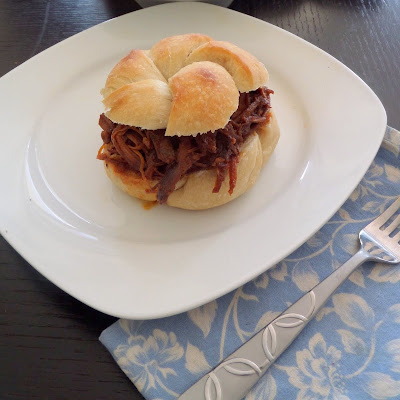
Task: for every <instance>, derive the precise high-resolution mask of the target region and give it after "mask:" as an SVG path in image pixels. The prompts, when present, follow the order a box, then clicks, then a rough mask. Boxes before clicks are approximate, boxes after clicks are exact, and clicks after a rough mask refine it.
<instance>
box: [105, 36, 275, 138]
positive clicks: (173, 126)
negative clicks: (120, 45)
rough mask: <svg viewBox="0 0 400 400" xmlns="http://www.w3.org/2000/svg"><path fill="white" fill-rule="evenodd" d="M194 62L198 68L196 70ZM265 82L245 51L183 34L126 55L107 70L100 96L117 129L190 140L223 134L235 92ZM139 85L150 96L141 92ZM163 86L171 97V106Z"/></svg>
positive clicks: (263, 73) (263, 74)
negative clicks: (131, 127) (126, 127)
mask: <svg viewBox="0 0 400 400" xmlns="http://www.w3.org/2000/svg"><path fill="white" fill-rule="evenodd" d="M199 62H200V63H202V65H203V67H202V68H198V67H197V66H196V64H198V63H199ZM203 63H205V64H203ZM190 66H192V67H190ZM182 76H185V80H186V82H184V80H183V79H180V77H182ZM207 77H208V78H207ZM205 78H207V79H205ZM166 79H168V83H167V80H166ZM267 79H268V72H267V70H266V69H265V67H264V65H263V64H262V63H261V62H259V61H258V60H257V59H256V58H255V57H254V56H252V55H251V54H249V53H248V52H247V51H245V50H243V49H240V48H239V47H237V46H235V45H233V44H231V43H228V42H219V41H214V40H212V39H211V38H210V37H209V36H206V35H202V34H187V35H178V36H171V37H168V38H165V39H163V40H161V41H159V42H158V43H156V44H155V45H154V46H153V47H152V48H151V50H133V51H131V52H130V53H129V54H128V55H127V56H126V57H124V58H123V59H122V60H121V61H120V62H119V63H118V64H117V65H116V66H115V67H114V68H113V69H112V71H111V72H110V74H109V76H108V78H107V81H106V85H105V88H104V89H103V90H102V94H103V96H104V104H105V105H106V107H108V108H109V110H108V112H107V116H108V117H109V118H110V119H111V120H112V121H114V122H116V123H121V124H124V125H134V126H137V127H139V128H144V129H166V130H167V135H169V136H173V135H179V136H190V135H194V136H195V135H197V134H198V133H204V132H207V131H214V130H217V129H221V128H223V127H224V126H225V125H226V123H227V122H228V119H229V117H230V115H231V114H232V113H233V112H234V111H235V109H233V105H234V104H236V106H237V100H238V98H239V92H248V91H251V90H254V89H257V88H259V87H260V86H262V85H264V84H265V83H266V82H267ZM142 82H146V85H148V86H147V87H149V95H147V93H146V91H145V90H141V89H142V88H143V87H144V86H141V85H140V84H141V83H142ZM151 82H152V83H151ZM150 83H151V84H150ZM132 85H133V86H132ZM143 85H144V83H143ZM165 85H170V88H171V90H172V91H173V92H174V97H173V100H172V102H173V103H172V104H171V97H170V95H169V94H168V90H167V89H166V87H165ZM190 85H194V86H193V87H190ZM124 88H126V90H124ZM134 88H135V90H134ZM211 88H212V89H213V90H211ZM117 92H118V93H117ZM122 93H123V95H122ZM157 93H159V94H160V97H159V98H156V97H157V96H156V95H157ZM199 93H200V97H199ZM129 96H132V98H131V99H130V98H129ZM182 98H185V102H183V101H182ZM122 99H123V100H122ZM151 101H154V104H151ZM156 110H160V111H159V112H160V114H161V115H160V116H159V117H157V116H155V115H154V113H155V112H156V113H157V111H156ZM170 110H172V114H171V116H169V114H168V112H169V111H170ZM228 110H229V111H230V113H231V114H230V115H227V112H228ZM199 116H201V118H199ZM155 126H156V127H157V128H151V127H155ZM196 126H198V129H196Z"/></svg>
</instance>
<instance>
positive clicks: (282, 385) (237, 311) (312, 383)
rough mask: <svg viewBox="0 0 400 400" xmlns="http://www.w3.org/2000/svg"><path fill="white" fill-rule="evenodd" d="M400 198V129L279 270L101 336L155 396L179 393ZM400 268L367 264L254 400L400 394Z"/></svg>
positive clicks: (337, 260)
mask: <svg viewBox="0 0 400 400" xmlns="http://www.w3.org/2000/svg"><path fill="white" fill-rule="evenodd" d="M398 196H400V133H399V132H398V131H395V130H391V129H388V130H387V132H386V135H385V138H384V140H383V142H382V145H381V147H380V149H379V152H378V154H377V156H376V158H375V159H374V161H373V163H372V164H371V166H370V168H369V169H368V171H367V173H366V174H365V176H364V178H363V179H362V181H361V182H360V184H359V185H358V186H357V188H356V189H355V190H354V192H353V193H352V194H351V195H350V198H349V199H348V200H347V201H346V203H345V204H344V205H343V206H342V207H341V208H340V210H339V211H338V212H337V213H336V214H335V215H334V216H333V217H332V218H331V219H330V221H329V222H327V223H326V225H325V226H324V227H323V228H322V229H321V230H320V231H318V232H317V233H316V234H315V235H314V236H313V237H312V238H311V239H309V240H308V241H307V242H306V243H304V244H303V245H302V246H301V247H300V248H299V249H297V250H296V251H295V252H294V253H292V254H291V255H290V256H288V257H287V258H286V259H285V260H283V261H281V262H280V263H279V264H277V265H276V266H275V267H274V268H271V269H269V270H268V271H267V272H264V273H263V274H261V275H260V276H259V277H257V278H256V279H254V280H253V281H251V282H248V283H247V284H245V285H244V286H242V287H240V288H239V289H237V290H234V291H233V292H231V293H229V294H227V295H225V296H223V297H221V298H219V299H217V300H214V301H212V302H210V303H208V304H206V305H204V306H202V307H199V308H197V309H195V310H192V311H189V312H186V313H182V314H179V315H175V316H171V317H168V318H162V319H157V320H148V321H129V320H123V319H121V320H119V321H117V322H115V323H114V324H113V325H111V326H110V327H109V328H107V329H106V330H105V331H104V332H102V334H101V336H100V341H101V342H102V343H103V345H104V346H105V347H106V348H107V349H108V350H109V351H110V353H111V354H112V356H113V357H114V359H115V361H116V362H117V363H118V365H119V366H120V367H121V369H122V370H123V371H124V372H125V374H126V375H127V376H128V377H129V378H130V379H131V380H132V382H133V383H134V384H135V385H136V387H137V388H138V390H139V391H140V392H141V393H142V395H143V396H144V397H145V398H146V399H147V400H161V399H162V400H169V399H175V398H177V397H178V396H179V395H180V394H182V393H183V392H184V391H185V390H186V389H188V388H189V387H190V386H191V385H192V384H193V383H195V382H196V381H197V380H198V379H199V378H200V377H202V376H203V375H204V374H206V373H207V372H208V371H210V370H211V369H212V368H213V367H215V366H216V365H217V364H218V363H219V362H220V361H221V360H223V359H224V358H225V357H226V356H228V355H229V354H230V353H232V352H233V351H234V350H236V349H237V348H238V347H239V346H240V345H241V344H242V343H243V342H244V341H246V340H247V339H249V338H250V337H251V336H252V335H253V334H254V333H255V332H257V331H258V330H259V329H261V328H262V327H263V326H264V325H266V324H267V323H269V322H270V321H271V320H272V319H273V318H274V317H276V316H277V315H279V314H280V313H281V312H282V311H284V310H285V309H286V308H287V307H288V306H289V305H290V304H292V303H293V302H295V301H296V300H297V299H298V298H300V297H301V296H302V295H303V294H304V293H305V292H307V291H308V290H310V289H311V288H312V287H313V286H314V285H316V284H317V283H318V282H320V281H321V280H322V279H324V278H325V277H326V276H327V275H329V274H330V273H331V272H332V271H333V270H334V269H335V268H337V267H338V266H340V265H341V264H343V263H344V262H345V261H346V260H347V259H348V258H350V256H351V255H353V254H354V253H355V252H356V251H357V249H358V232H359V231H360V230H361V229H362V228H363V227H364V226H366V225H367V224H368V222H369V221H371V220H372V219H374V218H375V217H376V216H377V215H379V214H380V213H381V212H382V211H383V210H384V209H385V208H386V207H388V206H389V205H390V204H391V203H392V202H393V201H394V200H395V199H396V198H397V197H398ZM399 282H400V266H388V265H383V264H379V263H375V264H374V263H367V264H365V265H364V266H363V267H361V268H359V269H358V270H356V271H355V272H354V273H353V274H352V275H351V277H350V279H349V280H348V281H346V282H345V283H344V285H342V287H341V288H340V289H339V290H338V291H337V292H336V293H335V294H334V295H333V297H332V298H331V299H330V300H329V301H328V303H327V304H326V306H325V307H324V308H323V309H322V311H321V312H320V313H319V314H318V315H317V317H316V318H315V319H314V320H313V321H312V322H311V323H310V324H309V325H308V326H307V327H306V328H305V329H304V331H303V333H302V334H301V335H300V337H299V338H298V339H297V340H296V341H295V342H294V343H293V344H292V345H291V346H290V348H289V349H288V350H287V351H286V352H285V353H284V354H283V355H282V356H281V357H280V358H279V359H278V360H277V362H276V363H275V364H274V365H273V366H272V367H271V368H270V369H269V370H268V372H267V374H266V375H265V376H264V377H263V378H262V379H261V380H260V381H259V383H258V384H257V386H255V387H254V388H253V390H252V391H251V392H250V393H249V394H248V395H247V396H246V400H267V399H268V400H272V399H312V400H314V399H335V400H347V399H349V400H350V399H399V398H400V283H399Z"/></svg>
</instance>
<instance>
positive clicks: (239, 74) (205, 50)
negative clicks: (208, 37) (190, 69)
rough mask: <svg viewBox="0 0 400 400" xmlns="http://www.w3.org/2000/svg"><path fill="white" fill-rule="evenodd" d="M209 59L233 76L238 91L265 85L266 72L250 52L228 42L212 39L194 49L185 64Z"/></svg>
mask: <svg viewBox="0 0 400 400" xmlns="http://www.w3.org/2000/svg"><path fill="white" fill-rule="evenodd" d="M205 60H208V61H211V62H214V63H217V64H219V65H221V66H223V67H224V68H225V69H226V70H227V71H228V72H229V73H230V74H231V75H232V77H233V80H234V81H235V83H236V86H237V88H238V90H239V92H243V93H244V92H250V91H252V90H255V89H258V88H259V87H261V86H264V85H266V83H267V81H268V72H267V70H266V68H265V66H264V65H263V64H262V63H261V62H260V61H258V60H257V58H256V57H254V56H253V55H252V54H250V53H248V52H247V51H245V50H243V49H241V48H240V47H237V46H235V45H234V44H232V43H229V42H221V41H216V40H212V41H210V42H208V43H205V44H203V45H202V46H200V47H198V48H197V49H195V50H194V51H193V52H192V53H191V54H190V56H189V57H188V59H187V60H186V64H191V63H192V62H196V61H205Z"/></svg>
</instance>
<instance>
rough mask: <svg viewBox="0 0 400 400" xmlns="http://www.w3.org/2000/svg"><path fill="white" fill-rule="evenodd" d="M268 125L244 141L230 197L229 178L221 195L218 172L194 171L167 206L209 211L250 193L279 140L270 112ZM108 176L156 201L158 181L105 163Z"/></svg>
mask: <svg viewBox="0 0 400 400" xmlns="http://www.w3.org/2000/svg"><path fill="white" fill-rule="evenodd" d="M270 113H271V115H270V118H269V121H268V123H267V124H265V125H264V126H263V127H261V128H259V129H258V130H257V132H255V133H253V134H252V135H250V136H249V137H248V138H247V140H246V141H245V142H244V144H243V147H242V149H241V151H240V155H239V163H238V164H237V181H236V186H235V189H234V191H233V193H232V194H231V195H230V194H229V192H228V191H229V177H228V176H227V177H226V179H225V180H224V182H223V183H222V186H221V189H220V191H219V192H218V193H212V190H213V188H214V185H215V180H216V172H215V170H214V169H210V170H204V171H198V172H194V173H192V174H190V175H188V176H185V177H184V178H182V179H181V180H180V181H179V182H178V184H177V185H176V188H175V191H174V192H173V193H171V194H170V195H169V197H168V201H167V204H168V205H169V206H172V207H178V208H183V209H186V210H205V209H208V208H212V207H217V206H221V205H223V204H225V203H228V202H229V201H232V200H234V199H236V198H237V197H239V196H240V195H242V194H243V193H245V192H246V191H247V190H249V189H250V188H251V187H252V186H253V185H254V183H255V182H256V180H257V178H258V175H259V174H260V171H261V168H262V166H263V164H264V163H266V162H267V160H268V159H269V158H270V156H271V154H272V153H273V151H274V149H275V147H276V145H277V143H278V140H279V136H280V134H279V127H278V123H277V120H276V117H275V115H274V113H272V112H270ZM104 167H105V170H106V173H107V176H108V177H109V178H110V179H111V181H112V182H113V183H114V184H115V185H116V186H117V187H118V188H120V189H121V190H123V191H124V192H126V193H128V194H129V195H130V196H133V197H136V198H138V199H141V200H147V201H156V197H157V195H156V193H151V188H152V187H154V186H155V185H156V183H157V182H156V181H145V180H143V179H142V177H141V175H140V174H138V173H136V172H134V171H132V170H126V169H121V168H120V167H119V166H118V164H116V163H113V162H110V161H104Z"/></svg>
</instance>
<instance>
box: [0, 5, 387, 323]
mask: <svg viewBox="0 0 400 400" xmlns="http://www.w3.org/2000/svg"><path fill="white" fill-rule="evenodd" d="M187 32H199V33H205V34H208V35H210V36H212V37H213V38H214V39H218V40H228V41H231V42H233V43H235V44H237V45H239V46H240V47H243V48H245V49H247V50H248V51H250V52H251V53H253V54H255V55H256V57H258V58H259V59H260V60H261V61H262V62H264V64H265V65H266V66H267V68H268V70H269V73H270V77H271V79H270V83H269V85H268V86H269V87H270V88H272V89H273V90H274V91H275V95H273V96H272V104H273V107H274V108H275V111H276V114H277V117H278V121H279V124H280V127H281V140H280V142H279V144H278V146H277V149H276V151H275V153H274V155H273V157H272V158H271V159H270V161H269V162H268V164H267V165H266V167H265V168H264V170H263V171H262V174H261V176H260V178H259V180H258V182H257V183H256V185H255V186H254V188H253V189H252V190H251V191H249V192H248V193H247V194H246V195H244V196H242V197H241V198H239V199H237V200H235V201H233V202H232V203H230V204H228V205H225V206H222V207H219V208H216V209H212V210H208V211H202V212H190V211H183V210H178V209H173V208H169V207H167V206H158V207H155V208H153V209H151V210H148V211H146V210H144V209H143V207H142V204H141V203H140V202H139V201H136V200H134V199H131V198H130V197H128V196H127V195H125V194H124V193H122V192H120V191H119V190H118V189H117V188H115V187H114V186H113V185H112V184H111V182H110V181H109V180H108V179H107V177H106V176H105V173H104V171H103V166H102V163H101V162H99V161H98V160H96V153H97V150H98V148H99V146H100V145H101V139H100V131H101V129H100V128H99V126H98V125H97V121H98V117H99V114H100V113H101V112H102V111H103V110H102V105H101V98H100V95H99V90H100V88H102V86H103V84H104V82H105V79H106V76H107V74H108V72H109V71H110V69H111V68H112V66H113V65H114V64H115V63H116V62H117V61H118V60H119V59H120V58H122V57H123V56H124V55H125V54H126V53H128V52H129V51H130V50H131V49H132V48H143V49H146V48H150V47H151V46H152V45H153V44H154V43H156V42H157V41H158V40H160V39H161V38H163V37H166V36H170V35H175V34H182V33H187ZM0 117H1V121H2V132H1V140H2V148H3V154H2V157H1V158H0V181H1V185H2V188H3V191H2V195H1V200H0V228H1V233H2V234H3V235H4V237H5V238H6V239H7V240H8V241H9V243H10V244H11V245H12V246H13V247H14V248H15V249H16V250H17V251H18V252H19V253H20V254H21V255H22V256H23V257H24V258H25V259H26V260H27V261H28V262H29V263H31V264H32V265H33V266H34V267H35V268H36V269H37V270H38V271H39V272H41V273H42V274H43V275H44V276H46V277H47V278H48V279H49V280H51V281H52V282H54V283H55V284H56V285H58V286H59V287H60V288H62V289H63V290H65V291H66V292H68V293H70V294H71V295H72V296H74V297H76V298H77V299H79V300H81V301H83V302H84V303H86V304H88V305H90V306H92V307H94V308H96V309H98V310H100V311H103V312H105V313H108V314H111V315H115V316H119V317H126V318H155V317H161V316H166V315H170V314H174V313H179V312H182V311H185V310H187V309H190V308H193V307H195V306H198V305H201V304H204V303H206V302H207V301H209V300H212V299H214V298H216V297H218V296H221V295H223V294H224V293H227V292H228V291H230V290H232V289H234V288H236V287H238V286H239V285H241V284H243V283H245V282H247V281H249V280H250V279H251V278H253V277H255V276H257V275H258V274H260V273H261V272H263V271H265V270H266V269H267V268H269V267H271V266H273V265H274V264H275V263H277V262H278V261H279V260H281V259H282V258H283V257H285V256H286V255H287V254H289V253H290V252H292V251H293V250H294V249H296V248H297V247H298V246H300V245H301V244H302V243H303V242H304V241H305V240H307V238H309V237H310V236H311V235H312V234H313V233H314V232H315V231H316V230H318V229H319V228H320V227H321V226H322V225H323V224H324V223H325V222H326V221H327V220H328V219H329V218H330V217H331V215H332V214H333V213H334V212H335V211H336V210H337V209H338V208H339V207H340V205H341V204H342V203H343V202H344V201H345V200H346V198H347V197H348V196H349V195H350V193H351V192H352V190H353V189H354V188H355V186H356V185H357V183H358V182H359V181H360V180H361V178H362V176H363V174H364V173H365V171H366V170H367V168H368V166H369V165H370V163H371V161H372V160H373V158H374V156H375V154H376V152H377V150H378V148H379V145H380V143H381V140H382V137H383V134H384V131H385V126H386V113H385V110H384V108H383V106H382V104H381V103H380V101H379V99H378V98H377V97H376V95H375V94H374V93H373V92H372V91H371V89H370V88H369V87H368V86H367V85H366V84H365V83H364V82H362V81H361V80H360V79H359V78H358V77H357V76H356V75H355V74H354V73H353V72H351V71H350V70H349V69H348V68H346V67H345V66H344V65H343V64H341V63H340V62H338V61H337V60H336V59H334V58H333V57H331V56H329V55H328V54H326V53H324V52H323V51H321V50H319V49H318V48H316V47H315V46H313V45H311V44H309V43H307V42H305V41H304V40H302V39H299V38H298V37H296V36H294V35H292V34H290V33H288V32H285V31H283V30H281V29H279V28H277V27H275V26H272V25H270V24H267V23H265V22H263V21H260V20H257V19H254V18H251V17H248V16H246V15H243V14H240V13H237V12H234V11H231V10H228V9H224V8H219V7H217V6H212V5H208V4H202V3H174V4H164V5H160V6H157V7H152V8H147V9H145V10H140V11H136V12H134V13H131V14H127V15H124V16H122V17H119V18H116V19H114V20H111V21H108V22H106V23H103V24H100V25H98V26H96V27H94V28H92V29H89V30H87V31H85V32H82V33H80V34H78V35H76V36H74V37H72V38H69V39H67V40H65V41H63V42H61V43H59V44H57V45H56V46H54V47H52V48H50V49H48V50H46V51H44V52H43V53H41V54H39V55H37V56H36V57H34V58H32V59H30V60H29V61H28V62H26V63H25V64H23V65H21V66H19V67H18V68H16V69H15V70H13V71H11V72H10V73H8V74H7V75H5V76H4V77H2V78H1V79H0Z"/></svg>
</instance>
